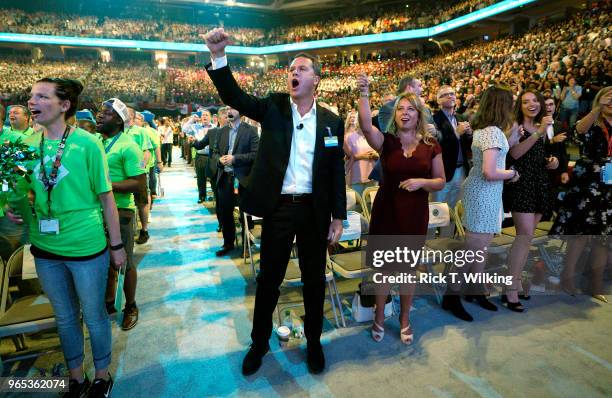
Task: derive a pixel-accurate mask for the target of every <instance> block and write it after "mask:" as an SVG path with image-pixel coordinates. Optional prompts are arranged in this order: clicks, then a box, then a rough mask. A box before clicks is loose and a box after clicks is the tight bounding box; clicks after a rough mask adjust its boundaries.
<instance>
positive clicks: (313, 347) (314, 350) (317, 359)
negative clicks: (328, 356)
mask: <svg viewBox="0 0 612 398" xmlns="http://www.w3.org/2000/svg"><path fill="white" fill-rule="evenodd" d="M306 362H307V363H308V370H309V371H310V373H312V374H319V373H321V372H323V369H325V355H323V347H322V346H321V343H319V342H317V343H311V344H308V345H307V346H306Z"/></svg>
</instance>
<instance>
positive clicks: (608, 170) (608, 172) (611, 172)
mask: <svg viewBox="0 0 612 398" xmlns="http://www.w3.org/2000/svg"><path fill="white" fill-rule="evenodd" d="M601 181H602V182H603V183H604V184H606V185H612V162H608V163H606V164H605V166H604V167H603V168H602V169H601Z"/></svg>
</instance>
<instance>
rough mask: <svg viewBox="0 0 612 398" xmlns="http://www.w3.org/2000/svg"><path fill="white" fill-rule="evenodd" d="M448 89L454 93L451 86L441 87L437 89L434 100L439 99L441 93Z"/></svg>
mask: <svg viewBox="0 0 612 398" xmlns="http://www.w3.org/2000/svg"><path fill="white" fill-rule="evenodd" d="M449 88H450V89H451V90H452V91H453V92H455V90H454V89H453V88H452V87H451V86H448V85H444V86H442V87H440V88H439V89H438V93H437V94H436V98H440V94H442V92H443V91H447V90H448V89H449Z"/></svg>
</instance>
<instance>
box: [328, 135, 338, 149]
mask: <svg viewBox="0 0 612 398" xmlns="http://www.w3.org/2000/svg"><path fill="white" fill-rule="evenodd" d="M335 146H338V137H336V136H335V135H333V136H331V137H325V148H330V147H335Z"/></svg>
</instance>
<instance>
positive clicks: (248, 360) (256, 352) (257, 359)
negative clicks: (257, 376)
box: [242, 344, 270, 376]
mask: <svg viewBox="0 0 612 398" xmlns="http://www.w3.org/2000/svg"><path fill="white" fill-rule="evenodd" d="M269 350H270V347H269V346H266V347H265V348H263V349H260V348H258V347H257V346H255V345H254V344H251V348H249V352H247V354H246V355H245V356H244V359H243V360H242V374H243V375H245V376H250V375H252V374H254V373H255V372H257V371H258V370H259V368H260V367H261V359H262V358H263V356H264V355H266V353H267V352H268V351H269Z"/></svg>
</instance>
